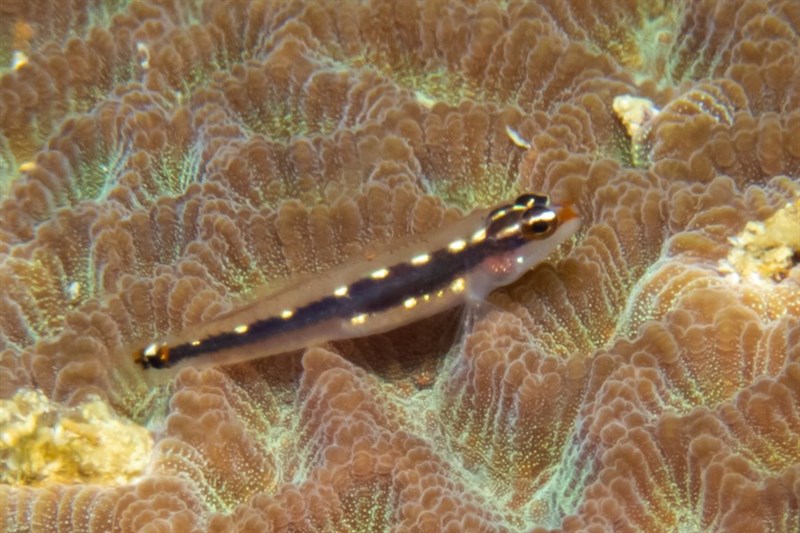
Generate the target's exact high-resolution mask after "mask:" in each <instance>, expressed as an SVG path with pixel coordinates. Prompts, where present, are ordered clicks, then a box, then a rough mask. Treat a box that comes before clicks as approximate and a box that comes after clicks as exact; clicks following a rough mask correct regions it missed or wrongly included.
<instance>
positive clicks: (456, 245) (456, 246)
mask: <svg viewBox="0 0 800 533" xmlns="http://www.w3.org/2000/svg"><path fill="white" fill-rule="evenodd" d="M466 247H467V241H465V240H464V239H458V240H457V241H453V242H451V243H450V244H448V245H447V249H448V250H450V251H451V252H453V253H457V252H460V251H461V250H463V249H464V248H466Z"/></svg>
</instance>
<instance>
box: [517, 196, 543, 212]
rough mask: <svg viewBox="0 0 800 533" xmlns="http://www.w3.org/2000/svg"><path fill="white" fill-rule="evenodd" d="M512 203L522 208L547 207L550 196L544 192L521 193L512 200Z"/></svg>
mask: <svg viewBox="0 0 800 533" xmlns="http://www.w3.org/2000/svg"><path fill="white" fill-rule="evenodd" d="M514 205H516V206H519V207H522V208H524V209H531V208H533V207H548V206H549V205H550V197H549V196H547V195H546V194H532V193H526V194H522V195H520V196H518V197H517V199H516V200H514Z"/></svg>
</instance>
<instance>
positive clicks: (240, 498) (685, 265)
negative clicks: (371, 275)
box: [0, 0, 800, 533]
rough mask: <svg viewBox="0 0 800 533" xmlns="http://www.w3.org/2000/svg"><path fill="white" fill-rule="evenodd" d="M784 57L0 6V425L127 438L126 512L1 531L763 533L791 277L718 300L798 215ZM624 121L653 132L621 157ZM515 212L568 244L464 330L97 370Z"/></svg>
mask: <svg viewBox="0 0 800 533" xmlns="http://www.w3.org/2000/svg"><path fill="white" fill-rule="evenodd" d="M798 28H800V4H798V3H797V2H796V1H794V0H784V1H778V0H776V1H764V2H761V1H753V0H728V1H725V0H720V1H710V0H697V1H691V2H690V1H685V2H660V1H649V2H648V1H644V2H626V1H622V0H620V1H611V2H606V1H602V2H601V1H599V0H598V1H589V0H587V1H583V0H574V1H571V2H565V1H562V0H558V1H556V0H542V1H539V2H518V1H511V2H503V3H490V2H485V3H476V2H456V1H444V0H443V1H422V0H420V1H416V2H415V1H411V0H409V1H407V2H405V1H404V2H390V1H382V0H372V1H364V2H356V1H345V2H339V1H315V2H301V1H266V0H264V1H247V0H232V1H221V0H220V1H211V0H209V1H205V2H200V1H198V2H189V1H181V0H161V1H138V0H134V1H130V2H128V1H121V0H115V1H108V2H100V1H79V0H70V1H41V2H21V1H19V2H17V1H13V0H12V1H10V2H9V1H7V2H2V3H0V65H2V71H0V194H2V204H0V287H1V288H2V291H0V395H2V397H3V398H11V397H12V396H13V395H14V394H15V393H16V392H17V391H20V390H24V389H37V390H39V391H41V392H43V393H44V394H45V395H47V397H48V398H49V399H50V400H51V401H53V402H59V403H62V404H64V405H65V406H70V405H79V404H81V402H83V401H84V400H87V399H90V398H95V397H99V398H101V399H102V400H103V401H105V402H107V403H108V404H109V405H110V406H112V407H113V409H114V410H115V411H116V412H117V413H118V414H119V415H122V416H125V417H128V418H130V419H131V420H133V421H135V422H137V423H139V424H141V425H143V426H145V427H147V428H148V429H149V430H150V431H151V432H152V435H153V437H154V438H155V446H154V449H153V451H152V454H151V455H152V457H151V460H150V461H149V466H148V468H147V471H146V472H145V473H144V474H143V475H142V476H141V477H140V478H139V479H137V480H136V481H135V482H132V483H124V484H121V485H117V486H103V485H93V484H88V483H85V482H82V481H81V480H80V479H76V480H75V481H74V483H68V484H52V485H49V486H44V487H24V486H10V485H0V529H2V530H3V531H9V532H11V531H28V530H33V531H53V530H58V531H72V530H93V531H109V530H115V531H192V530H196V531H202V530H212V531H219V532H223V531H270V530H274V531H383V530H392V531H398V532H399V531H453V532H458V531H530V530H537V531H539V530H565V531H678V530H679V531H701V530H702V531H748V532H750V533H756V532H759V531H778V532H796V531H798V529H800V509H799V505H800V392H798V391H800V271H798V268H796V267H795V268H790V269H788V270H787V271H786V272H784V273H782V274H781V275H780V276H777V277H776V278H775V279H759V278H757V277H756V278H754V277H752V276H736V275H732V274H731V272H730V271H725V270H724V269H723V268H721V267H720V264H721V261H724V260H725V258H726V257H727V255H728V254H729V253H730V250H731V247H732V239H733V240H734V241H735V237H736V236H737V234H739V232H741V231H742V230H743V229H744V228H745V225H746V224H747V223H748V222H758V221H762V220H766V219H767V218H768V217H770V216H771V215H772V214H773V213H775V212H776V211H777V210H779V209H781V208H782V207H783V206H784V205H786V204H787V203H792V202H796V201H797V198H798V195H800V185H798V177H800V142H798V138H800V137H799V136H798V135H800V131H798V130H800V65H798V63H799V62H800V36H799V35H798ZM623 95H630V96H635V97H640V98H646V99H648V100H649V101H650V102H652V108H653V109H656V110H658V111H659V112H658V113H657V114H655V115H654V116H652V117H651V118H650V120H649V121H648V122H647V123H646V124H643V125H642V128H641V129H640V134H638V135H636V136H635V137H634V138H633V139H631V138H629V137H628V127H626V124H625V123H624V119H622V118H621V117H618V116H617V115H616V114H615V113H614V106H613V101H614V98H615V97H618V96H623ZM528 190H538V191H544V192H548V193H550V194H552V195H553V196H554V197H555V198H556V199H557V200H560V201H571V202H575V204H576V206H577V209H578V210H579V211H580V212H581V214H582V216H583V225H582V228H581V230H580V232H579V234H578V235H577V236H576V238H575V239H574V240H573V241H572V242H570V243H568V244H567V245H566V246H565V247H563V248H562V249H561V250H560V252H559V253H558V254H556V255H555V256H553V257H552V258H551V259H550V260H549V261H548V262H547V263H545V264H543V265H541V266H540V267H538V268H537V269H535V270H534V271H533V272H531V273H530V274H529V275H527V276H526V277H524V278H523V279H522V280H520V281H519V282H518V283H516V284H514V285H512V286H510V287H507V288H505V289H503V290H501V291H498V292H497V293H495V294H494V295H492V297H491V299H490V303H489V305H487V306H483V307H482V308H481V309H478V310H476V311H475V312H474V313H473V314H472V316H471V318H470V320H468V321H467V320H465V319H464V318H462V316H461V315H459V314H457V313H455V314H452V315H448V316H444V317H437V318H434V319H431V320H426V321H423V322H421V323H418V324H415V325H413V326H409V327H407V328H404V329H403V330H402V331H398V332H391V333H388V334H386V335H381V336H377V337H372V338H368V339H361V340H352V341H347V342H341V343H337V344H333V345H328V346H323V347H314V348H312V349H309V350H307V351H305V352H304V353H298V354H289V355H286V356H282V357H277V358H271V359H266V360H260V361H256V362H252V363H248V364H243V365H239V366H235V367H231V368H218V369H209V370H205V371H197V370H193V369H187V370H186V371H184V372H183V373H181V374H180V375H179V376H178V377H177V378H176V379H175V380H174V382H172V383H171V384H170V385H168V386H163V387H155V388H154V387H150V386H148V384H147V383H145V382H144V381H143V379H142V376H141V374H140V373H139V372H138V371H137V369H136V368H135V367H134V366H133V364H132V362H131V360H130V358H129V354H128V352H127V351H126V347H128V346H129V345H130V344H131V343H136V342H141V341H142V339H149V338H152V337H155V336H158V335H161V334H164V333H168V332H171V331H178V330H180V329H181V328H183V327H184V326H186V325H188V324H193V323H196V322H199V321H203V320H207V319H209V318H211V317H213V316H214V315H215V314H217V313H219V312H221V311H222V310H224V309H226V308H228V307H229V306H231V305H233V302H235V301H237V300H239V299H242V298H247V297H248V295H250V294H251V293H252V292H253V291H255V290H258V289H259V288H261V287H263V286H265V285H267V286H269V285H270V284H272V283H277V282H280V281H281V280H287V279H288V280H291V279H293V278H296V277H298V276H303V275H307V274H309V273H314V272H319V271H322V270H325V269H327V268H330V267H331V266H333V265H336V264H339V263H343V262H346V261H348V260H350V259H351V258H353V257H359V256H363V255H364V254H369V253H373V252H374V251H375V250H377V249H379V248H380V247H381V246H385V245H387V244H390V243H391V242H393V241H395V240H398V239H402V238H403V237H405V236H406V235H409V234H416V233H422V232H425V231H427V230H428V229H431V228H435V227H438V226H441V225H443V224H447V223H449V222H450V221H452V220H454V219H456V218H457V217H458V216H459V214H458V210H459V209H461V210H468V209H470V208H472V207H475V206H484V205H490V204H492V203H494V202H496V201H500V200H507V199H508V198H510V197H513V195H514V194H516V193H517V192H520V191H528ZM798 224H799V225H800V222H798ZM788 227H789V231H791V224H790V225H788ZM798 231H800V227H798ZM776 238H777V239H778V240H780V239H781V237H780V236H778V237H776ZM778 280H780V281H778ZM442 332H446V334H445V335H443V334H442Z"/></svg>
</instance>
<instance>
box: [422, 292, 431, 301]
mask: <svg viewBox="0 0 800 533" xmlns="http://www.w3.org/2000/svg"><path fill="white" fill-rule="evenodd" d="M422 299H423V300H425V301H426V302H430V301H431V295H430V294H426V295H424V296H423V297H422Z"/></svg>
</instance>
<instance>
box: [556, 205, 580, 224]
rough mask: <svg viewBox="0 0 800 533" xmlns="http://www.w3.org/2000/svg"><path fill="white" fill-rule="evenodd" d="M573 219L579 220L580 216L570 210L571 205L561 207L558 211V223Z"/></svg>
mask: <svg viewBox="0 0 800 533" xmlns="http://www.w3.org/2000/svg"><path fill="white" fill-rule="evenodd" d="M573 218H580V215H579V214H578V212H577V211H575V210H574V209H573V208H572V204H566V205H564V206H562V207H561V209H559V211H558V221H559V222H566V221H567V220H572V219H573Z"/></svg>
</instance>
